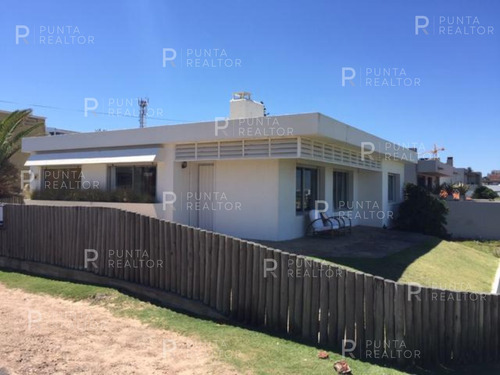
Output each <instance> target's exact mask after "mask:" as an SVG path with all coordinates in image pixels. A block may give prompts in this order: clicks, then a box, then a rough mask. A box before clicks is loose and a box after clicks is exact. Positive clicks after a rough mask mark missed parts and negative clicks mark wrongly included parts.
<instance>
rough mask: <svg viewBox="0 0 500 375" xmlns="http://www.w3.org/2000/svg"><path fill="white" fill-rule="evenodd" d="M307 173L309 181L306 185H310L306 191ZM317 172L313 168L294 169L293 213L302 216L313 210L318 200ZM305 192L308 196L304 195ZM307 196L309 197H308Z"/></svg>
mask: <svg viewBox="0 0 500 375" xmlns="http://www.w3.org/2000/svg"><path fill="white" fill-rule="evenodd" d="M308 173H309V177H310V181H309V183H308V184H307V185H310V188H309V189H306V188H307V186H306V181H305V179H306V178H307V174H308ZM318 181H319V172H318V169H317V168H313V167H296V168H295V212H296V214H298V215H300V214H304V213H306V212H309V211H310V210H312V209H314V204H315V202H316V200H317V199H318V187H319V183H318ZM306 191H309V194H308V195H306ZM308 196H309V197H308Z"/></svg>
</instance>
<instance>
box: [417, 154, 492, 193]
mask: <svg viewBox="0 0 500 375" xmlns="http://www.w3.org/2000/svg"><path fill="white" fill-rule="evenodd" d="M481 181H482V174H481V172H475V171H473V170H471V169H470V168H456V167H454V166H453V157H448V158H447V160H446V163H443V162H442V161H441V160H439V159H436V158H428V159H419V160H418V164H417V182H418V185H420V186H424V187H426V188H428V189H434V188H435V187H436V186H439V185H440V184H443V183H447V184H451V185H453V184H458V183H464V184H467V185H472V188H473V187H474V186H475V187H477V186H481Z"/></svg>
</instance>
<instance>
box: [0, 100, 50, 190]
mask: <svg viewBox="0 0 500 375" xmlns="http://www.w3.org/2000/svg"><path fill="white" fill-rule="evenodd" d="M31 112H32V110H31V109H24V110H20V111H14V112H12V113H10V114H9V115H8V116H7V117H5V118H4V119H3V120H0V197H2V196H9V195H13V194H16V193H18V192H19V190H20V189H19V170H17V168H16V167H15V166H14V165H13V164H12V163H11V162H10V161H9V159H10V158H11V157H12V156H13V155H14V154H15V153H16V152H18V151H19V150H20V149H21V140H22V139H23V137H26V136H27V135H29V134H31V133H32V132H33V131H34V130H36V129H38V128H39V127H40V126H41V125H42V123H38V124H35V125H31V126H29V127H27V128H26V129H23V128H21V126H22V125H23V124H24V123H25V121H26V120H27V119H28V117H29V116H30V115H31Z"/></svg>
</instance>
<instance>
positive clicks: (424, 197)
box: [396, 184, 448, 237]
mask: <svg viewBox="0 0 500 375" xmlns="http://www.w3.org/2000/svg"><path fill="white" fill-rule="evenodd" d="M404 193H405V200H404V201H403V202H402V203H401V205H400V206H399V215H398V217H397V219H396V225H397V227H398V228H399V229H401V230H407V231H410V232H418V233H423V234H429V235H432V236H438V237H446V236H447V235H448V234H447V231H446V227H445V225H446V214H447V213H448V208H447V207H446V206H445V204H444V203H443V202H442V201H440V200H439V199H437V198H435V197H433V196H432V195H431V194H430V193H429V192H428V191H427V190H426V189H425V188H423V187H420V186H417V185H414V184H406V185H405V189H404Z"/></svg>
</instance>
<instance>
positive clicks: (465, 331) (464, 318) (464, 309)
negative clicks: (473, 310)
mask: <svg viewBox="0 0 500 375" xmlns="http://www.w3.org/2000/svg"><path fill="white" fill-rule="evenodd" d="M468 297H469V296H468V293H466V292H462V293H461V304H460V308H461V311H460V319H461V323H460V325H461V326H462V334H461V336H460V352H461V355H460V358H459V361H460V363H467V362H468V361H469V358H470V353H469V350H470V349H469V341H470V339H469V298H468Z"/></svg>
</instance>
